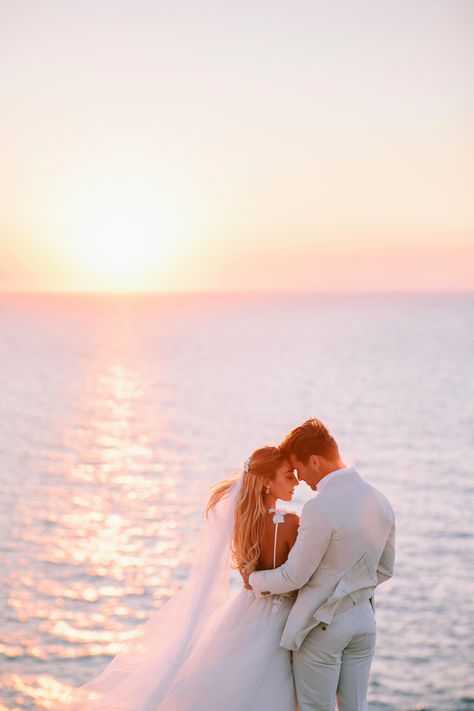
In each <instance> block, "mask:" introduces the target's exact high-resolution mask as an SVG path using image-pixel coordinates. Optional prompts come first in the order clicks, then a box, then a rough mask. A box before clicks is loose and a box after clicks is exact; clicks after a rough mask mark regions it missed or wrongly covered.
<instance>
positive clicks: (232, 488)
mask: <svg viewBox="0 0 474 711" xmlns="http://www.w3.org/2000/svg"><path fill="white" fill-rule="evenodd" d="M297 483H298V481H297V479H296V477H295V475H294V472H293V470H292V468H291V466H290V463H289V461H288V460H287V459H286V458H284V456H283V455H282V453H281V452H280V450H279V449H278V447H262V448H260V449H257V450H256V451H255V452H253V454H252V455H251V456H250V457H249V459H248V460H247V461H246V463H245V465H244V468H243V471H242V473H241V474H240V475H239V476H238V477H236V478H235V479H230V480H227V481H224V482H221V483H220V484H218V485H217V486H216V487H215V488H214V490H213V492H212V494H211V497H210V499H209V502H208V504H207V508H206V516H205V520H204V524H203V527H202V530H201V534H200V540H199V542H198V546H197V550H196V553H195V556H194V562H193V566H192V569H191V573H190V576H189V579H188V581H187V583H186V585H185V586H184V587H183V588H181V590H179V591H178V593H176V594H175V595H174V596H173V597H172V598H171V600H169V601H168V602H167V603H166V604H165V605H164V606H163V607H162V608H161V609H159V610H157V611H156V612H154V613H153V615H152V616H151V617H150V619H149V620H148V621H147V622H146V623H145V624H144V625H141V626H140V627H139V628H138V630H136V636H135V637H133V638H132V639H131V640H129V641H128V643H127V644H126V646H125V648H124V649H123V650H121V651H120V652H119V653H118V654H117V656H115V657H114V658H113V659H112V661H111V662H110V663H109V664H108V665H107V667H106V668H105V669H104V670H103V671H102V673H101V674H100V675H99V676H98V677H97V678H95V679H93V680H91V681H89V682H87V683H86V684H84V685H83V686H80V687H78V688H76V689H73V690H72V692H70V693H69V694H68V696H67V698H66V699H64V700H63V701H62V702H61V703H59V704H56V705H54V706H53V707H52V708H53V711H66V710H67V711H243V710H245V711H267V710H268V711H270V710H271V711H295V709H296V708H297V705H296V696H295V691H294V681H293V673H292V666H291V653H290V652H289V651H288V650H286V649H283V648H282V647H280V646H279V644H280V638H281V634H282V631H283V628H284V626H285V622H286V618H287V617H288V614H289V612H290V609H291V606H292V604H293V601H294V596H295V595H296V593H294V594H293V593H289V594H286V595H268V596H266V597H256V596H255V594H254V593H253V592H252V591H251V590H247V589H246V588H245V587H244V586H243V585H241V587H240V588H239V589H237V590H236V591H234V592H231V590H230V572H231V567H234V568H237V569H238V570H239V571H240V572H241V573H243V574H248V573H250V572H252V571H254V570H259V569H260V570H263V569H268V568H275V567H278V566H280V565H282V563H284V562H285V560H286V558H287V556H288V553H289V551H290V549H291V548H292V546H293V544H294V542H295V539H296V534H297V529H298V523H299V519H298V517H297V516H296V515H295V514H289V513H287V514H284V513H283V512H280V511H276V509H275V505H276V501H277V499H282V500H284V501H290V500H291V498H292V496H293V491H294V487H295V486H296V485H297Z"/></svg>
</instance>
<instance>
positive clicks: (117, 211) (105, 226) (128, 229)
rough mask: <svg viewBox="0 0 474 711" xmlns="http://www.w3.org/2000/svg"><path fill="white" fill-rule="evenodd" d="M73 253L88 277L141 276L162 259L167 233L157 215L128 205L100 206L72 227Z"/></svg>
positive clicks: (116, 277) (115, 277)
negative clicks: (89, 275) (85, 269)
mask: <svg viewBox="0 0 474 711" xmlns="http://www.w3.org/2000/svg"><path fill="white" fill-rule="evenodd" d="M73 244H74V247H73V251H74V253H75V255H76V256H77V258H78V260H79V261H80V262H81V263H82V265H83V266H84V267H86V268H87V269H88V270H89V271H90V272H91V274H95V275H97V276H99V277H103V278H105V279H107V280H117V281H120V282H121V283H123V280H130V279H132V280H133V279H136V278H137V277H140V276H144V275H145V274H146V273H147V270H148V269H149V267H150V264H151V263H155V264H156V263H157V262H158V261H159V260H160V258H162V257H163V254H164V252H165V246H166V234H164V229H163V226H162V225H160V224H159V220H158V219H157V216H156V215H154V214H152V213H151V212H150V211H148V210H146V209H144V208H142V207H140V206H134V205H130V204H128V205H127V204H126V203H125V204H124V203H121V204H119V205H117V204H110V205H101V206H99V207H98V208H96V209H94V210H92V211H89V212H88V213H87V214H85V215H84V216H83V218H82V219H81V220H79V221H78V223H77V224H76V225H75V228H74V234H73Z"/></svg>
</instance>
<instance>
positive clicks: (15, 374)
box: [0, 297, 474, 711]
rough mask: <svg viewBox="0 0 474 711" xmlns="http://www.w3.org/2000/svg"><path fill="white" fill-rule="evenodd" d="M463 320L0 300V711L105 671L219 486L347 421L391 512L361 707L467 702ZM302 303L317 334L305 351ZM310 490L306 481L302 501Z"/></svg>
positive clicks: (390, 311)
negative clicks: (263, 456)
mask: <svg viewBox="0 0 474 711" xmlns="http://www.w3.org/2000/svg"><path fill="white" fill-rule="evenodd" d="M203 298H204V297H203ZM308 298H309V297H308ZM430 308H431V311H430ZM463 308H464V309H465V310H464V311H463ZM351 309H353V312H352V316H353V320H352V321H347V322H345V318H346V316H347V313H348V312H350V311H351ZM471 314H472V310H471V309H470V308H469V309H468V307H467V306H466V305H463V304H461V305H460V304H459V303H456V304H454V305H453V306H452V307H451V306H450V304H449V303H447V304H446V303H443V304H442V305H441V308H440V307H439V304H438V305H437V304H435V305H434V306H432V307H430V305H429V303H428V304H426V302H417V301H415V302H414V304H410V305H409V308H408V309H407V308H406V305H404V302H403V301H402V302H395V303H393V302H390V301H389V302H387V303H385V304H382V306H377V305H374V304H373V303H372V302H370V301H369V302H364V301H362V302H359V304H358V305H354V304H352V302H350V301H346V302H344V301H343V302H340V301H338V300H337V299H336V300H334V301H333V302H330V303H325V305H324V309H321V310H320V311H318V310H317V308H316V306H315V304H314V303H312V302H311V301H304V300H296V301H295V303H294V304H292V303H289V302H288V303H287V302H278V300H277V301H276V302H275V303H273V302H271V301H268V302H267V301H265V300H264V299H263V300H259V299H257V300H256V301H253V302H252V301H251V300H250V301H249V300H248V299H246V298H245V297H242V299H241V300H239V299H234V300H229V301H227V302H225V301H224V302H219V301H213V300H212V299H210V300H206V299H204V301H203V302H202V303H201V302H195V301H193V300H189V299H188V301H186V299H180V298H178V297H177V298H176V299H171V300H170V301H168V302H166V301H159V300H158V301H156V300H155V301H153V300H146V299H145V300H143V301H140V300H133V299H132V300H121V299H118V300H113V299H111V300H109V301H107V300H98V301H94V299H85V300H81V299H79V300H77V299H76V300H74V299H68V298H65V299H64V298H59V297H56V299H53V298H47V297H44V298H42V299H39V300H38V299H36V300H35V299H32V298H30V299H28V298H26V297H25V298H23V299H15V298H13V297H11V298H10V299H6V300H5V299H4V301H3V310H1V311H0V323H2V324H3V329H2V332H3V334H4V336H5V337H4V340H3V343H2V344H0V366H1V368H0V378H1V384H2V391H3V401H2V404H1V407H2V414H4V417H3V418H2V419H3V421H4V423H5V428H4V434H3V435H2V440H1V441H0V454H1V461H2V469H1V473H0V476H1V477H2V479H1V482H2V486H3V487H4V489H3V497H2V502H1V506H2V511H1V513H2V520H3V533H4V535H3V543H2V544H1V546H2V548H1V550H2V555H3V560H4V566H3V573H4V574H3V580H2V581H1V589H2V591H3V592H2V598H1V599H2V602H1V605H2V610H1V612H2V619H3V623H2V634H1V641H0V655H1V656H0V659H1V660H2V676H1V678H0V698H1V699H2V702H3V704H4V705H3V706H2V702H0V711H2V709H4V710H6V709H8V710H9V711H12V710H13V709H30V708H31V707H32V699H36V702H37V703H38V704H40V705H43V706H44V707H45V708H48V704H50V703H51V701H52V700H53V699H55V698H59V696H60V695H61V693H62V692H63V691H64V689H65V688H67V686H68V684H72V685H78V684H80V683H83V682H84V681H86V680H87V679H89V678H91V677H93V676H96V675H97V673H98V671H100V669H101V668H102V667H103V666H105V664H106V663H107V661H108V659H109V658H110V656H112V655H114V654H115V653H116V652H117V651H118V649H119V648H120V643H121V642H122V641H124V640H126V639H127V638H128V637H129V636H130V635H132V634H133V631H134V630H135V629H136V627H137V625H139V624H140V623H142V622H144V621H145V620H146V619H148V617H149V616H150V614H151V612H152V611H153V610H154V609H157V608H159V607H160V606H161V605H162V604H163V602H164V601H166V599H168V598H169V596H170V595H172V594H173V592H174V591H175V590H177V589H178V588H179V586H180V585H181V584H182V582H183V580H185V578H186V575H187V571H188V569H189V565H190V562H191V557H192V551H193V545H194V541H195V534H196V532H197V530H198V527H199V521H200V515H201V514H200V511H201V507H202V505H203V503H204V501H205V498H206V496H207V491H208V487H209V485H210V484H211V482H213V481H215V480H217V479H219V478H223V477H225V476H227V475H229V474H230V472H231V470H232V468H233V467H235V466H238V465H239V463H240V462H241V461H243V460H244V459H245V458H246V456H247V455H248V453H249V451H251V449H253V448H254V447H256V446H259V445H260V444H262V443H264V442H272V441H274V439H275V438H276V439H278V438H279V437H280V436H282V435H283V434H284V433H285V431H286V430H287V429H288V427H289V426H291V425H292V424H294V423H296V422H299V421H301V420H302V419H304V418H305V417H306V416H308V415H312V414H319V415H320V416H322V417H323V419H324V418H325V417H327V418H328V419H329V421H330V422H331V423H337V426H338V427H339V430H338V432H337V436H338V438H340V439H341V441H343V442H344V445H345V447H346V450H348V451H349V453H350V455H351V457H352V460H353V461H354V462H355V463H356V465H357V466H360V469H361V471H362V472H363V473H364V474H365V475H366V476H367V478H368V479H369V480H370V481H373V482H374V483H375V484H376V485H377V486H380V488H381V489H382V490H383V491H384V492H385V493H387V494H388V496H389V497H390V498H391V500H392V501H393V503H394V505H395V508H396V510H397V514H398V519H399V531H400V532H399V538H398V561H397V574H396V576H395V577H394V578H393V580H391V581H389V582H388V583H387V584H386V585H384V586H383V590H381V592H380V595H379V605H378V613H377V624H378V628H379V649H378V652H377V657H376V661H375V663H374V667H373V674H372V679H371V692H370V693H371V702H372V706H371V708H374V709H376V710H377V711H384V710H385V709H395V708H396V709H397V711H403V710H405V711H410V710H413V709H415V708H420V709H421V708H426V709H443V711H461V709H468V708H474V701H473V698H472V697H471V696H470V692H469V689H468V681H467V674H468V669H469V664H468V658H469V656H470V655H471V654H472V651H473V647H472V636H471V635H470V634H469V625H470V615H471V612H472V605H471V603H470V600H471V599H472V595H471V594H469V593H468V587H467V582H466V583H465V584H464V583H462V581H461V582H460V579H459V569H460V565H461V564H462V562H463V561H467V559H468V555H469V547H470V546H471V545H472V524H471V523H469V521H470V517H469V515H468V511H469V510H470V509H469V502H470V501H472V496H473V489H472V485H471V484H469V477H468V476H467V471H466V470H465V464H464V463H465V462H466V461H469V451H471V452H472V442H470V440H469V439H468V437H467V433H468V432H470V427H471V426H472V407H471V409H470V410H469V411H467V410H464V412H465V414H464V415H463V416H462V418H463V419H462V418H461V419H462V423H459V422H458V420H459V415H458V412H460V410H459V407H458V406H459V402H460V398H461V397H462V398H465V397H466V387H468V385H467V382H468V379H467V373H468V371H469V364H468V359H467V358H465V356H464V355H463V353H464V349H465V350H466V352H467V350H468V348H467V346H468V344H469V347H470V348H472V340H468V339H469V338H470V337H468V335H466V334H469V333H473V332H474V329H469V328H468V327H467V324H468V321H469V319H470V320H471V321H472V315H471ZM309 315H311V318H312V320H313V323H316V326H315V327H314V329H313V330H314V333H315V334H316V335H315V337H314V340H311V338H310V337H309V336H308V335H307V336H306V340H304V341H301V334H302V333H303V332H304V329H303V323H304V318H305V317H306V318H308V317H309ZM435 317H436V318H435ZM436 319H438V320H439V322H440V324H441V325H439V324H438V322H437V320H436ZM386 323H390V324H391V329H392V330H386V325H385V324H386ZM341 325H342V326H344V328H343V329H342V330H343V332H344V348H342V346H341V344H340V341H339V339H340V338H341V336H340V329H339V326H341ZM393 329H395V331H393ZM417 332H418V333H421V335H420V336H419V338H418V339H417V338H416V337H415V336H414V334H416V333H417ZM407 335H408V336H410V338H411V340H407V339H406V336H407ZM441 339H443V340H442V343H441ZM440 343H441V345H440ZM298 344H300V345H299V346H298ZM338 345H339V346H340V347H339V348H338ZM298 348H300V350H297V349H298ZM397 348H399V350H397ZM428 358H430V359H431V360H430V362H431V363H432V367H433V368H434V369H435V370H434V371H433V373H436V376H433V373H430V371H429V367H428V365H427V362H428V360H427V359H428ZM355 362H356V365H355ZM466 399H469V398H466ZM473 400H474V398H472V397H471V398H470V402H472V401H473ZM3 408H4V410H3ZM433 414H435V418H436V419H435V420H433ZM456 422H458V424H457V425H455V424H454V423H456ZM440 431H443V432H444V436H445V437H448V438H450V442H451V443H452V444H451V450H450V452H449V456H448V455H447V452H446V449H445V448H444V447H443V446H442V442H441V440H440V439H439V433H440ZM469 447H471V450H469ZM453 448H454V450H455V452H456V454H455V455H454V459H453V451H452V450H453ZM433 477H434V478H435V479H437V480H440V479H441V478H443V477H444V478H445V481H449V482H450V483H449V485H448V486H447V487H446V489H445V490H444V491H442V490H440V488H438V487H433V485H432V482H433ZM306 498H308V492H305V491H304V489H303V488H302V487H300V488H299V489H298V490H297V496H296V499H295V507H296V508H300V507H301V505H302V504H303V502H304V500H305V499H306ZM456 581H457V582H456ZM453 658H456V660H457V662H456V664H452V663H451V660H452V659H453ZM447 665H449V675H447V672H446V668H447Z"/></svg>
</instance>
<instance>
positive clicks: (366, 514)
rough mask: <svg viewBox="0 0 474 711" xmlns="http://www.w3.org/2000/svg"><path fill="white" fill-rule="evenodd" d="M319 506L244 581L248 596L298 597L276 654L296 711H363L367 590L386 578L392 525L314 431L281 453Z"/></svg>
mask: <svg viewBox="0 0 474 711" xmlns="http://www.w3.org/2000/svg"><path fill="white" fill-rule="evenodd" d="M280 446H281V448H282V450H283V451H284V453H285V454H286V455H287V457H288V459H289V460H290V464H291V466H292V467H293V468H295V469H296V470H297V473H298V478H299V479H300V481H301V480H302V481H305V482H306V483H307V484H308V485H309V486H310V487H311V489H313V490H314V491H316V490H317V491H318V496H317V497H315V498H313V499H311V500H310V501H308V502H307V503H306V505H305V506H304V508H303V511H302V514H301V520H300V525H299V529H298V536H297V539H296V543H295V545H294V546H293V548H292V550H291V552H290V554H289V556H288V560H287V561H286V563H285V564H284V565H282V566H281V567H280V568H277V569H276V570H262V571H257V572H254V573H252V574H251V575H250V578H249V582H250V586H251V587H252V588H253V590H254V591H255V593H256V594H257V595H260V594H261V595H270V594H272V593H273V594H278V593H286V592H289V591H291V590H299V592H298V597H297V599H296V602H295V604H294V606H293V608H292V610H291V612H290V615H289V617H288V620H287V623H286V626H285V629H284V631H283V636H282V639H281V642H280V645H281V646H282V647H284V648H286V649H290V650H293V670H294V676H295V684H296V693H297V696H298V703H299V705H300V709H301V711H332V710H333V709H334V705H335V701H336V698H337V703H338V708H339V711H363V710H365V709H367V687H368V681H369V671H370V665H371V662H372V658H373V655H374V649H375V618H374V609H375V608H374V590H375V587H376V586H377V585H378V584H379V583H381V582H383V581H384V580H387V579H388V578H390V577H391V575H392V573H393V564H394V557H395V555H394V553H395V550H394V544H395V517H394V513H393V510H392V507H391V506H390V504H389V502H388V501H387V499H386V498H385V496H383V494H381V493H380V492H379V491H378V490H377V489H375V488H374V487H373V486H371V485H370V484H368V483H367V482H366V481H364V480H363V479H362V477H361V476H360V475H359V474H358V473H357V471H356V470H355V469H354V468H351V467H346V465H345V464H344V462H343V461H342V459H341V457H340V454H339V450H338V447H337V444H336V441H335V440H334V438H333V437H332V436H331V434H330V433H329V431H328V430H327V428H326V427H325V426H324V425H323V423H322V422H320V421H319V420H316V419H310V420H307V421H306V422H304V423H303V424H302V425H300V426H299V427H296V428H295V429H294V430H293V431H292V432H290V434H289V435H288V436H287V437H286V439H285V440H284V441H283V442H282V444H281V445H280Z"/></svg>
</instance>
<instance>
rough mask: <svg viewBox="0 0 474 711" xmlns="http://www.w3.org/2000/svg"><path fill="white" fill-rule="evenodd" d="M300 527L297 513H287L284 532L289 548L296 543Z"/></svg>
mask: <svg viewBox="0 0 474 711" xmlns="http://www.w3.org/2000/svg"><path fill="white" fill-rule="evenodd" d="M299 525H300V517H299V516H298V515H297V514H295V513H285V520H284V521H283V524H282V526H283V531H284V535H285V539H286V542H287V543H288V546H289V548H291V547H292V546H293V544H294V542H295V541H296V536H297V535H298V526H299Z"/></svg>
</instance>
